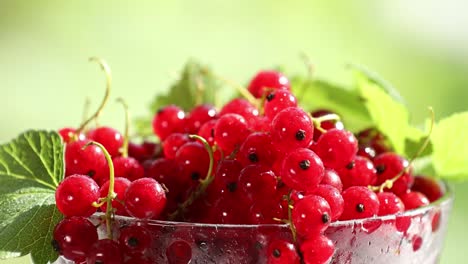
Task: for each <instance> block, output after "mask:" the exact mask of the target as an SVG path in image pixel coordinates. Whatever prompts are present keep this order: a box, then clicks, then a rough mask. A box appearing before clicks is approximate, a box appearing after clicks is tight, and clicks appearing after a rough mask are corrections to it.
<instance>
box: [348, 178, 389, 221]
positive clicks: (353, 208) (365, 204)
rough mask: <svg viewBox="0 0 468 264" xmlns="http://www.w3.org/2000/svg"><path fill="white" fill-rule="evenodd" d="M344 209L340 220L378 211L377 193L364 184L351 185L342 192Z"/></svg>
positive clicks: (370, 214) (360, 216) (363, 216)
mask: <svg viewBox="0 0 468 264" xmlns="http://www.w3.org/2000/svg"><path fill="white" fill-rule="evenodd" d="M342 195H343V200H344V210H343V214H341V217H340V220H351V219H362V218H368V217H372V216H375V215H377V214H378V213H379V207H380V202H379V198H378V197H377V194H375V193H374V192H373V191H371V190H369V188H367V187H364V186H353V187H349V188H348V189H346V190H345V191H344V192H343V193H342Z"/></svg>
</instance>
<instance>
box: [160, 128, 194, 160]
mask: <svg viewBox="0 0 468 264" xmlns="http://www.w3.org/2000/svg"><path fill="white" fill-rule="evenodd" d="M187 142H190V138H189V137H188V135H187V134H182V133H173V134H171V135H169V136H168V137H167V138H166V140H164V142H163V151H164V157H165V158H168V159H173V158H175V156H176V152H177V150H179V148H180V147H181V146H183V145H184V144H185V143H187Z"/></svg>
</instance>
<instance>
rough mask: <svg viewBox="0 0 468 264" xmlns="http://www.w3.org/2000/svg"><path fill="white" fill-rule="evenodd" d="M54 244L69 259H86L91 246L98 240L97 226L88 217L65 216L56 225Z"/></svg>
mask: <svg viewBox="0 0 468 264" xmlns="http://www.w3.org/2000/svg"><path fill="white" fill-rule="evenodd" d="M53 237H54V241H53V245H54V247H55V249H56V250H57V251H58V253H60V254H61V255H63V256H64V257H65V258H67V259H68V260H72V261H77V260H82V259H85V258H86V256H87V254H88V252H89V249H90V248H91V246H92V245H93V244H94V243H95V242H96V241H97V240H98V233H97V229H96V227H95V226H94V225H93V224H92V223H91V222H90V221H89V220H88V219H86V218H84V217H77V216H73V217H70V218H65V219H63V220H62V221H60V223H58V224H57V225H56V226H55V229H54V234H53Z"/></svg>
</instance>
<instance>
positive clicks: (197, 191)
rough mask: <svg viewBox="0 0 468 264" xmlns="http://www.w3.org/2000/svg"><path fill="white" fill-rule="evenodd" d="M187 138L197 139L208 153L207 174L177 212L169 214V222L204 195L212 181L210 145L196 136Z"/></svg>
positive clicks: (211, 151)
mask: <svg viewBox="0 0 468 264" xmlns="http://www.w3.org/2000/svg"><path fill="white" fill-rule="evenodd" d="M189 138H191V139H197V140H200V141H201V142H202V144H203V146H204V147H205V149H206V151H208V155H209V157H210V165H209V167H208V173H207V174H206V177H205V179H202V180H200V184H199V185H198V186H197V188H196V189H195V191H193V192H192V193H191V194H190V196H189V198H187V200H185V201H184V202H183V203H182V204H179V206H178V208H177V210H176V211H175V212H173V213H171V214H170V215H169V216H168V219H169V220H174V219H176V218H177V217H178V216H179V215H180V214H182V213H184V212H185V210H186V209H187V208H188V207H189V206H190V205H192V204H193V202H194V201H195V200H197V199H198V198H199V197H200V196H201V195H202V194H204V193H205V191H206V189H207V188H208V186H210V184H211V182H213V180H214V175H213V167H214V155H213V150H212V148H211V146H210V144H209V143H208V142H207V141H206V140H205V139H204V138H202V137H200V136H198V135H189Z"/></svg>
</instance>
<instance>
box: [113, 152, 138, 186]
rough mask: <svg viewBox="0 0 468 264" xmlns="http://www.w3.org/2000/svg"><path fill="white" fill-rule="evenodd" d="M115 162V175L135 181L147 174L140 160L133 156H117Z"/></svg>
mask: <svg viewBox="0 0 468 264" xmlns="http://www.w3.org/2000/svg"><path fill="white" fill-rule="evenodd" d="M112 162H113V164H114V173H115V177H123V178H127V179H129V180H130V181H134V180H137V179H140V178H143V177H144V176H145V170H144V168H143V166H142V165H141V164H140V163H139V162H138V160H136V159H134V158H132V157H115V158H113V159H112Z"/></svg>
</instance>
